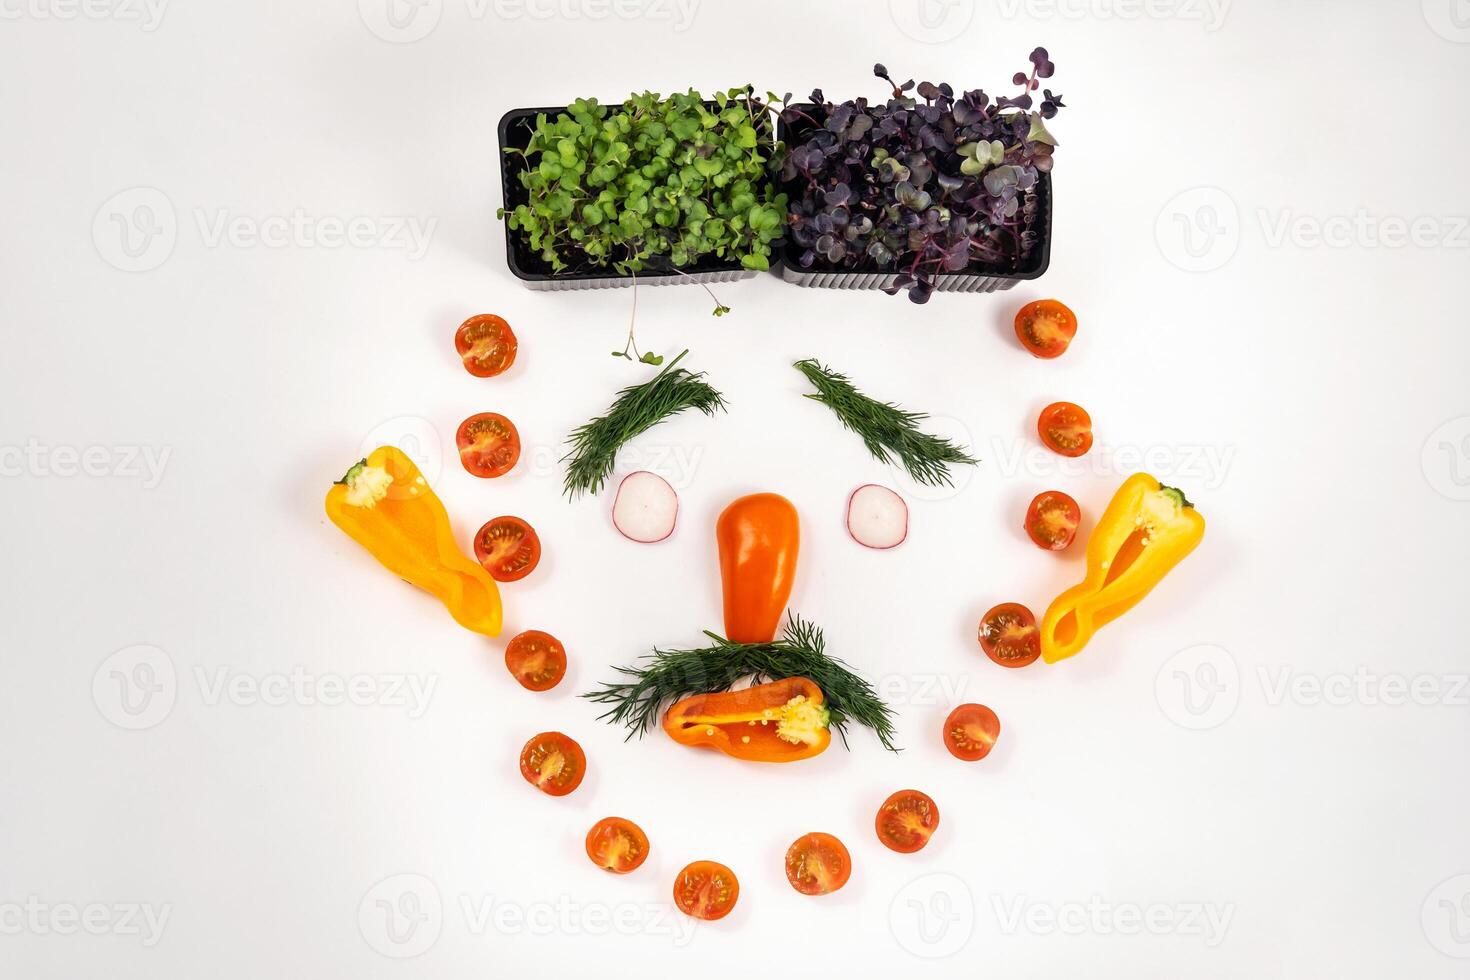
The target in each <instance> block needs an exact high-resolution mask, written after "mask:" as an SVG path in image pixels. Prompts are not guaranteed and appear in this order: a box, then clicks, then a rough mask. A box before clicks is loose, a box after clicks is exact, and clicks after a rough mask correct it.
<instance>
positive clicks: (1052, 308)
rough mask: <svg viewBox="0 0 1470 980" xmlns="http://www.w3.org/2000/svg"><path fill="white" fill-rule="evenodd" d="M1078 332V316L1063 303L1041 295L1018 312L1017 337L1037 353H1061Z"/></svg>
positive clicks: (1057, 355)
mask: <svg viewBox="0 0 1470 980" xmlns="http://www.w3.org/2000/svg"><path fill="white" fill-rule="evenodd" d="M1075 336H1077V317H1076V315H1075V314H1073V312H1072V311H1071V310H1069V309H1067V307H1066V305H1065V304H1064V303H1060V302H1058V301H1057V300H1054V299H1039V300H1037V301H1036V302H1034V303H1027V304H1026V305H1025V306H1023V307H1021V308H1020V309H1019V310H1018V311H1017V312H1016V339H1017V340H1019V341H1020V342H1021V346H1022V347H1025V348H1026V349H1027V350H1028V351H1030V352H1031V353H1032V354H1035V355H1036V356H1037V357H1044V358H1048V359H1050V358H1053V357H1061V356H1062V354H1063V353H1064V352H1065V351H1066V349H1067V346H1068V345H1069V344H1071V343H1072V338H1073V337H1075Z"/></svg>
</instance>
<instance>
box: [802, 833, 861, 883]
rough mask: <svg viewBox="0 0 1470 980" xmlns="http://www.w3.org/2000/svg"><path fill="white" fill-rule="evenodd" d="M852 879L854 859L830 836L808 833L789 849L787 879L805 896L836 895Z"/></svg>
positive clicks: (843, 846)
mask: <svg viewBox="0 0 1470 980" xmlns="http://www.w3.org/2000/svg"><path fill="white" fill-rule="evenodd" d="M851 876H852V856H851V855H850V854H848V853H847V847H846V846H845V845H844V844H843V843H842V841H840V840H838V839H837V838H836V837H833V836H832V835H831V834H822V833H812V834H805V835H803V836H801V837H798V838H797V839H796V841H795V843H793V844H792V845H791V846H790V847H788V848H787V849H786V880H787V881H789V882H791V887H792V888H795V889H796V890H797V891H799V892H801V893H802V894H803V895H826V894H828V893H829V892H835V891H836V890H837V889H839V888H841V887H842V886H843V885H845V884H847V879H848V878H849V877H851Z"/></svg>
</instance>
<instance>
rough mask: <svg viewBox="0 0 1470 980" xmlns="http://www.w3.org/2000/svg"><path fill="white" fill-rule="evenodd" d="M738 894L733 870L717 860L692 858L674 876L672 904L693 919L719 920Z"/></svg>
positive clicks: (738, 884) (728, 910) (728, 911)
mask: <svg viewBox="0 0 1470 980" xmlns="http://www.w3.org/2000/svg"><path fill="white" fill-rule="evenodd" d="M739 897H740V881H739V879H737V878H736V877H735V872H733V871H731V870H730V869H729V868H727V867H725V866H724V865H723V864H720V863H719V862H718V861H695V862H694V863H693V864H689V865H686V866H685V867H684V870H683V871H680V872H679V877H677V878H675V879H674V904H675V905H677V906H679V911H680V912H683V913H684V914H685V915H692V916H694V917H695V918H696V919H710V920H713V919H723V918H724V917H725V916H727V915H729V914H730V910H731V909H733V908H734V907H735V901H736V899H738V898H739Z"/></svg>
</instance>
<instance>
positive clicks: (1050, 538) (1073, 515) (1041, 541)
mask: <svg viewBox="0 0 1470 980" xmlns="http://www.w3.org/2000/svg"><path fill="white" fill-rule="evenodd" d="M1080 523H1082V508H1081V507H1078V506H1077V501H1075V500H1073V499H1072V498H1071V496H1069V495H1068V494H1065V493H1062V491H1060V490H1043V491H1042V492H1041V493H1038V494H1037V495H1036V496H1035V497H1033V498H1031V506H1030V507H1027V508H1026V533H1027V534H1028V535H1030V537H1031V540H1032V541H1034V542H1036V547H1038V548H1045V549H1046V550H1047V551H1061V550H1062V549H1063V548H1065V547H1067V545H1069V544H1071V543H1072V539H1073V538H1075V537H1076V536H1077V525H1078V524H1080Z"/></svg>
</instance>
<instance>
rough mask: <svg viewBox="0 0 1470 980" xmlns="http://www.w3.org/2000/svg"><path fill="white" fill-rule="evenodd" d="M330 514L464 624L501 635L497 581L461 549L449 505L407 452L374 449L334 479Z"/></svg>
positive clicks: (397, 571) (383, 560) (395, 571)
mask: <svg viewBox="0 0 1470 980" xmlns="http://www.w3.org/2000/svg"><path fill="white" fill-rule="evenodd" d="M327 516H328V517H329V518H331V520H332V523H333V524H335V525H337V526H338V527H340V528H341V529H342V530H343V531H346V532H347V535H348V537H350V538H352V540H354V541H356V542H357V543H358V544H360V545H362V546H363V547H364V548H366V549H367V550H368V551H369V552H371V553H372V556H373V557H374V558H376V559H378V561H380V562H382V564H383V566H384V567H385V568H387V569H388V570H389V571H391V572H393V574H395V575H397V576H398V577H400V578H402V579H403V580H404V581H406V582H408V583H409V584H410V585H415V586H418V587H419V588H421V589H423V590H424V591H425V592H427V593H429V594H430V595H432V596H434V597H435V598H436V599H438V600H439V601H440V602H442V603H444V605H445V606H446V607H447V608H448V609H449V613H450V615H452V616H453V617H454V619H455V621H456V622H457V623H459V625H461V626H463V627H464V628H465V629H467V630H473V631H474V632H476V633H483V634H485V635H486V636H498V635H500V590H499V589H497V588H496V586H495V580H494V579H492V578H491V577H490V574H489V573H488V572H486V571H485V569H484V568H482V567H481V566H480V564H479V562H476V561H471V560H470V559H469V558H466V557H465V555H464V553H463V552H462V551H460V550H459V546H458V545H456V544H455V543H454V534H453V532H452V531H451V530H450V527H449V514H448V513H447V512H446V511H445V510H444V504H443V503H441V502H440V500H439V498H438V497H437V496H436V495H435V494H434V491H433V490H431V489H430V488H429V483H428V481H427V480H425V479H424V476H423V474H422V473H420V472H419V468H418V467H417V466H415V465H414V462H413V460H411V459H409V458H408V456H407V455H405V454H404V453H403V451H402V450H400V449H396V448H394V447H393V446H382V447H379V448H378V449H374V450H373V451H372V453H371V454H370V455H369V456H368V457H367V459H364V460H362V461H361V462H359V463H358V464H357V465H355V466H353V467H352V469H350V470H348V471H347V475H346V476H344V477H342V479H341V480H339V481H337V482H336V483H334V484H332V488H331V489H330V490H328V491H327Z"/></svg>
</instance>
